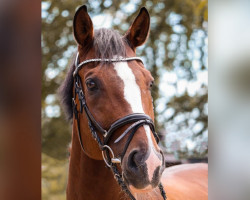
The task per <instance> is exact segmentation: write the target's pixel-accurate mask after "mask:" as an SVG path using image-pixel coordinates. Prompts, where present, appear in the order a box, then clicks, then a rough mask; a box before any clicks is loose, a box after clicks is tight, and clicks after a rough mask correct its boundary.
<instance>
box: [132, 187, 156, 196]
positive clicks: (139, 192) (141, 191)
mask: <svg viewBox="0 0 250 200" xmlns="http://www.w3.org/2000/svg"><path fill="white" fill-rule="evenodd" d="M129 189H130V191H131V192H132V193H134V194H143V193H147V192H150V191H151V190H153V189H154V188H153V187H152V186H151V185H148V186H146V187H145V188H142V189H137V188H135V187H134V186H133V185H129Z"/></svg>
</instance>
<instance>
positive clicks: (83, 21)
mask: <svg viewBox="0 0 250 200" xmlns="http://www.w3.org/2000/svg"><path fill="white" fill-rule="evenodd" d="M73 31H74V36H75V40H76V42H77V43H78V44H79V45H81V46H86V45H87V44H89V43H90V42H92V41H93V38H94V28H93V23H92V20H91V18H90V17H89V14H88V12H87V6H85V5H83V6H81V7H80V8H78V9H77V11H76V14H75V16H74V21H73Z"/></svg>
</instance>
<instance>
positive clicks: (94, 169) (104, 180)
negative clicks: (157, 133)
mask: <svg viewBox="0 0 250 200" xmlns="http://www.w3.org/2000/svg"><path fill="white" fill-rule="evenodd" d="M81 12H85V13H81ZM77 13H78V14H79V13H80V16H82V17H83V19H82V18H81V19H80V22H81V23H85V22H86V23H87V24H86V26H87V27H88V28H89V29H84V34H86V35H88V36H91V35H94V34H92V32H93V29H92V27H89V24H91V23H92V22H91V23H90V22H89V19H90V18H89V17H88V15H87V12H86V8H85V7H84V6H83V7H82V8H80V11H79V10H78V11H77ZM84 17H85V18H86V20H84ZM143 22H145V23H146V24H143ZM75 25H76V26H78V25H79V21H78V20H77V21H75ZM79 26H80V28H79V27H75V29H74V30H75V37H76V40H77V42H78V51H79V54H80V61H83V60H86V59H91V58H95V57H96V49H95V47H97V46H96V45H94V42H93V41H94V40H95V38H94V37H93V38H90V39H89V40H88V41H84V42H83V41H79V39H80V38H85V36H82V35H81V34H82V32H81V27H82V24H80V25H79ZM143 27H146V29H145V28H143ZM147 27H149V16H148V13H147V11H146V9H145V8H144V9H142V10H141V12H140V14H139V16H138V17H137V18H136V20H135V22H134V23H133V25H132V26H131V28H130V29H129V31H128V32H127V33H126V35H125V37H124V39H125V38H129V40H130V41H129V42H128V43H123V44H124V45H125V50H126V55H127V57H132V56H135V47H136V46H138V45H141V44H143V43H144V42H145V40H146V38H147V35H148V32H147ZM140 30H142V31H144V32H143V33H142V32H140ZM86 31H87V32H86ZM88 31H89V32H88ZM103 31H104V32H103V34H104V35H105V34H106V33H105V30H103ZM145 31H146V32H145ZM134 33H136V34H135V35H134ZM78 34H80V35H78ZM96 36H97V35H96ZM115 36H117V35H116V34H115ZM128 36H129V37H128ZM131 37H133V38H131ZM116 38H117V37H116ZM96 41H97V40H96ZM108 41H111V40H108ZM83 44H84V46H85V47H88V48H87V49H88V50H86V48H85V49H84V48H83ZM107 45H109V44H107ZM115 46H116V45H112V44H111V46H110V47H109V48H112V49H113V51H116V50H115ZM128 64H129V67H130V68H131V70H132V71H133V73H134V75H135V77H136V83H137V85H138V86H139V87H140V90H141V91H142V93H141V100H142V103H143V109H144V111H145V113H146V114H147V115H149V116H150V117H151V118H152V119H153V118H154V114H153V105H152V99H151V94H150V90H149V85H150V82H151V81H152V80H153V78H152V76H151V74H150V72H149V71H148V70H146V69H145V68H144V66H143V64H142V63H140V62H137V61H130V62H128ZM112 65H113V64H112V63H101V64H99V65H97V66H95V65H93V64H88V65H86V66H84V67H83V68H82V69H81V70H80V71H79V75H80V76H81V78H82V85H83V87H84V93H85V96H86V102H87V105H88V107H89V110H90V111H91V113H92V114H93V116H94V118H95V119H96V120H97V121H98V122H99V123H100V125H101V126H102V127H103V128H105V129H108V128H109V126H110V125H111V124H112V123H113V122H114V121H116V120H117V119H119V118H122V117H124V116H126V115H128V114H130V113H132V110H131V107H130V105H129V104H128V103H127V102H126V101H125V99H124V97H123V87H124V86H123V82H122V81H121V80H120V78H119V77H118V76H117V75H116V72H115V70H114V68H113V67H112ZM88 78H95V79H96V80H98V81H97V82H98V83H99V84H98V87H99V89H98V91H97V92H91V91H89V90H88V89H87V88H86V86H85V81H86V80H87V79H88ZM72 90H73V88H72ZM71 93H72V91H71ZM76 102H77V105H79V101H78V99H76ZM78 110H79V106H78ZM79 116H80V130H81V134H82V135H81V137H82V138H83V146H84V148H85V151H86V153H84V152H83V151H82V150H81V146H80V143H79V139H78V135H77V124H76V120H75V119H74V118H73V131H72V150H71V157H70V165H69V177H68V187H67V199H68V200H77V199H79V200H80V199H81V200H82V199H87V200H97V199H102V200H111V199H114V200H117V199H128V198H127V196H125V194H124V193H123V192H122V191H121V189H120V187H119V186H118V184H117V182H116V180H115V179H114V178H113V175H112V172H111V171H110V170H109V169H108V168H107V167H105V164H104V162H103V160H102V156H101V151H100V150H99V148H98V145H97V143H96V141H95V140H94V139H93V138H92V135H91V133H90V130H89V127H88V124H87V119H86V116H85V114H84V113H83V114H81V115H79ZM127 126H128V125H127ZM127 126H124V127H122V128H120V129H119V130H118V131H116V132H115V133H114V135H113V136H112V138H111V141H110V143H109V145H110V147H111V148H112V149H113V151H114V154H115V155H119V154H120V153H121V152H122V150H123V147H124V145H125V142H126V140H127V137H128V136H126V137H125V138H124V139H122V141H120V142H119V144H114V140H115V138H117V137H118V136H119V135H120V134H121V133H122V132H123V131H124V130H125V129H126V128H127ZM151 134H152V133H151ZM99 136H100V138H102V135H100V134H99ZM151 136H152V138H153V135H151ZM147 143H148V141H147V137H146V135H145V130H144V129H143V128H142V127H140V128H139V129H138V130H137V132H136V134H135V136H134V137H133V139H132V141H131V143H130V145H129V147H128V149H127V153H126V154H125V156H124V158H123V162H122V165H121V168H120V169H119V170H123V169H124V168H125V167H126V163H127V162H126V161H127V159H128V155H129V153H130V152H131V151H132V150H133V149H135V148H138V146H143V147H145V148H148V144H147ZM153 144H154V147H155V149H156V151H160V149H159V147H158V145H157V144H156V141H155V140H154V139H153ZM162 183H163V186H164V188H165V190H166V193H167V196H168V199H170V200H176V199H178V200H188V199H190V200H191V199H192V200H205V199H207V167H206V166H204V165H181V166H177V167H171V168H168V169H166V170H165V171H164V174H163V176H162ZM134 196H136V198H137V199H162V197H161V195H160V192H159V189H158V188H155V189H152V190H151V191H148V192H147V193H139V194H138V193H137V194H136V193H134Z"/></svg>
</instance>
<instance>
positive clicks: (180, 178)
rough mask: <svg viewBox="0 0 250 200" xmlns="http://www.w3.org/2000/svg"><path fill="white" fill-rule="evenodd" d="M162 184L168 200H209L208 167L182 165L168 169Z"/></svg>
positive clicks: (164, 173) (202, 164) (201, 164)
mask: <svg viewBox="0 0 250 200" xmlns="http://www.w3.org/2000/svg"><path fill="white" fill-rule="evenodd" d="M162 184H163V187H164V189H165V191H166V194H167V197H168V200H207V199H208V165H207V164H204V163H199V164H182V165H176V166H173V167H169V168H166V169H165V171H164V172H163V175H162Z"/></svg>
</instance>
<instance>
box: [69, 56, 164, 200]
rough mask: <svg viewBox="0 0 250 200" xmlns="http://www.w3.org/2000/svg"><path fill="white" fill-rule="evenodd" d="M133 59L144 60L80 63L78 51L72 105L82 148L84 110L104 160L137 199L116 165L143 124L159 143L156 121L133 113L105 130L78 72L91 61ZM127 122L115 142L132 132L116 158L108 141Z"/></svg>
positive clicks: (130, 195)
mask: <svg viewBox="0 0 250 200" xmlns="http://www.w3.org/2000/svg"><path fill="white" fill-rule="evenodd" d="M132 60H139V61H141V62H142V59H141V58H139V57H129V58H115V59H99V58H96V59H89V60H85V61H83V62H81V63H79V54H78V53H77V56H76V60H75V70H74V72H73V77H74V84H75V90H74V97H73V98H72V106H73V112H74V115H75V119H76V120H77V129H78V136H79V141H80V145H81V148H82V150H83V151H84V152H85V150H84V147H83V143H82V137H81V132H80V119H79V114H81V113H82V112H83V110H84V112H85V115H86V117H87V119H88V126H89V129H90V131H91V134H92V136H93V138H94V139H95V140H96V141H97V143H98V145H99V148H100V150H101V151H102V156H103V160H104V161H105V163H106V165H107V166H108V167H109V168H111V169H112V172H113V174H114V177H115V179H116V180H117V182H118V183H119V185H120V186H121V188H122V189H123V190H124V191H125V192H126V193H127V194H128V195H129V197H130V198H131V199H132V200H135V198H134V196H133V195H132V194H131V192H130V191H129V189H128V188H127V186H126V185H125V183H124V181H123V178H122V175H121V174H120V173H119V171H118V169H117V167H116V164H117V163H121V162H122V159H123V157H124V155H125V153H126V151H127V148H128V146H129V144H130V142H131V140H132V138H133V136H134V134H135V132H136V131H137V130H138V128H140V127H141V126H143V125H148V126H149V127H150V129H151V131H152V133H153V135H154V137H155V139H156V141H157V143H158V142H159V138H158V136H157V133H156V132H155V127H154V122H153V120H152V119H151V118H150V117H149V116H148V115H146V114H144V113H133V114H129V115H127V116H125V117H123V118H121V119H118V120H117V121H115V122H114V123H113V124H111V126H110V128H109V129H108V130H105V129H104V128H102V126H101V125H100V124H99V123H98V122H97V121H96V120H95V118H94V117H93V115H92V114H91V112H90V110H89V109H88V106H87V104H86V99H85V95H84V92H83V87H82V82H81V77H80V76H79V74H78V72H79V70H80V69H81V68H82V67H83V66H84V65H85V64H88V63H91V62H128V61H132ZM77 96H78V100H79V103H80V110H79V111H78V109H77V104H76V101H75V100H76V97H77ZM131 123H132V124H131ZM127 124H131V125H130V126H129V127H128V128H127V129H126V130H125V131H124V132H123V133H122V134H121V135H120V136H119V137H118V138H117V139H116V140H115V141H114V143H118V142H119V141H120V140H121V139H123V138H124V137H125V136H126V135H127V134H129V133H130V134H129V136H128V140H127V141H126V143H125V147H124V150H123V152H122V154H121V157H120V158H116V157H115V156H114V153H113V150H112V149H111V148H110V146H108V143H109V141H110V138H111V136H112V135H113V133H114V132H115V131H116V130H117V129H119V128H121V127H123V126H125V125H127ZM96 131H99V132H100V133H101V134H102V135H103V140H101V139H100V137H99V136H98V134H97V132H96ZM110 155H111V157H110ZM159 189H160V191H161V194H162V196H163V199H166V194H165V191H164V189H163V187H162V185H161V184H160V185H159Z"/></svg>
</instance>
